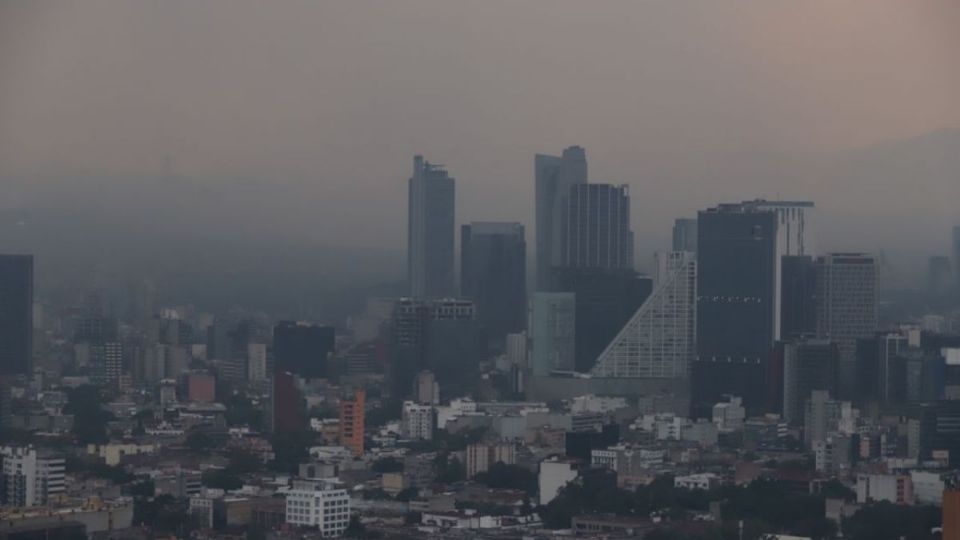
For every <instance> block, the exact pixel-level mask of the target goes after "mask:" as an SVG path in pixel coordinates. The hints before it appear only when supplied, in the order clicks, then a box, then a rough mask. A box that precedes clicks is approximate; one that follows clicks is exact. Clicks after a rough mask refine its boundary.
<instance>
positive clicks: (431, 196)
mask: <svg viewBox="0 0 960 540" xmlns="http://www.w3.org/2000/svg"><path fill="white" fill-rule="evenodd" d="M455 196H456V184H455V182H454V179H453V177H451V176H450V175H448V174H447V171H446V170H444V169H443V168H442V167H441V166H439V165H433V164H431V163H429V162H427V161H424V160H423V156H414V158H413V176H412V177H411V178H410V185H409V201H408V202H409V208H408V212H409V213H408V230H407V232H408V235H407V265H408V278H409V280H410V294H411V295H412V296H413V297H415V298H446V297H452V296H453V295H454V294H455V289H454V277H455V276H454V270H453V268H454V264H453V262H454V247H453V246H454V234H455V232H454V230H455V227H456V226H455V224H454V219H455V217H454V208H455Z"/></svg>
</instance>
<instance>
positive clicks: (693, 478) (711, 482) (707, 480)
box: [673, 473, 720, 491]
mask: <svg viewBox="0 0 960 540" xmlns="http://www.w3.org/2000/svg"><path fill="white" fill-rule="evenodd" d="M719 485H720V477H719V476H717V475H715V474H713V473H699V474H689V475H686V476H677V477H675V478H674V479H673V487H675V488H679V489H702V490H704V491H709V490H711V489H713V488H715V487H717V486H719Z"/></svg>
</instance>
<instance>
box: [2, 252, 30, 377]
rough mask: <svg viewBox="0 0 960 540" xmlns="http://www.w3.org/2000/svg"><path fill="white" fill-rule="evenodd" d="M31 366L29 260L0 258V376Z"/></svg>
mask: <svg viewBox="0 0 960 540" xmlns="http://www.w3.org/2000/svg"><path fill="white" fill-rule="evenodd" d="M32 364H33V256H32V255H0V376H3V375H25V374H28V373H30V370H31V366H32Z"/></svg>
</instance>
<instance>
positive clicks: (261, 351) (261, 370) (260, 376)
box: [247, 343, 267, 382]
mask: <svg viewBox="0 0 960 540" xmlns="http://www.w3.org/2000/svg"><path fill="white" fill-rule="evenodd" d="M266 379H267V344H266V343H249V344H248V345H247V380H249V381H252V382H256V381H264V380H266Z"/></svg>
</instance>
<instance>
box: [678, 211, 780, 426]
mask: <svg viewBox="0 0 960 540" xmlns="http://www.w3.org/2000/svg"><path fill="white" fill-rule="evenodd" d="M776 260H777V214H776V213H775V212H772V211H769V210H763V209H759V208H757V207H756V206H754V205H750V204H723V205H720V206H718V207H716V208H711V209H708V210H705V211H701V212H700V213H699V216H698V219H697V295H698V301H697V361H696V362H694V365H693V370H692V396H691V397H692V400H693V409H694V412H695V413H696V414H698V415H705V414H707V413H708V411H710V410H712V407H713V405H714V404H715V403H717V402H719V401H721V400H722V397H723V396H724V395H725V394H729V395H735V396H740V397H742V398H743V402H744V406H745V407H746V408H747V410H748V411H757V410H758V409H760V408H761V407H762V405H763V402H764V388H765V385H764V378H765V374H766V370H767V367H768V364H769V359H770V357H771V353H772V348H773V344H774V341H775V340H776V338H777V333H778V332H777V329H778V328H777V320H778V319H779V317H778V315H777V309H778V306H777V302H776V296H777V295H776V282H777V281H778V280H777V279H776V273H777V269H778V266H777V262H776Z"/></svg>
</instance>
